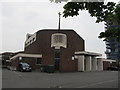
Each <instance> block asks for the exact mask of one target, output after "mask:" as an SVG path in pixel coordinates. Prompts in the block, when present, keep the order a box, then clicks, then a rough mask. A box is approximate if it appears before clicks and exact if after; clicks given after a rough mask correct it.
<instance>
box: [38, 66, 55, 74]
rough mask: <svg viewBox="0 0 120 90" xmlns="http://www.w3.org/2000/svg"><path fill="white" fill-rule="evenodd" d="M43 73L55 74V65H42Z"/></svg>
mask: <svg viewBox="0 0 120 90" xmlns="http://www.w3.org/2000/svg"><path fill="white" fill-rule="evenodd" d="M40 71H41V72H47V73H54V71H55V70H54V65H41V67H40Z"/></svg>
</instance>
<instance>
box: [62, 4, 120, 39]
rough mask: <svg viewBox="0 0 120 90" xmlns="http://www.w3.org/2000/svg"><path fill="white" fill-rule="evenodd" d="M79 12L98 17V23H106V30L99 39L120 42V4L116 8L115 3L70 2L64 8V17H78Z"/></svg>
mask: <svg viewBox="0 0 120 90" xmlns="http://www.w3.org/2000/svg"><path fill="white" fill-rule="evenodd" d="M79 10H87V11H88V12H89V13H90V15H91V16H92V17H93V16H94V17H96V18H97V20H96V23H99V22H102V21H105V22H106V24H105V25H106V30H105V32H101V33H100V35H99V38H105V39H104V40H108V39H110V38H114V39H115V40H117V41H120V26H119V25H120V4H118V5H117V6H116V4H115V3H114V2H108V3H107V4H106V5H105V4H104V2H68V3H67V4H66V5H65V6H64V12H63V13H64V15H63V16H64V17H65V18H66V17H68V16H72V17H73V16H75V15H76V16H77V15H79Z"/></svg>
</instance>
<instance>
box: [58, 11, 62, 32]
mask: <svg viewBox="0 0 120 90" xmlns="http://www.w3.org/2000/svg"><path fill="white" fill-rule="evenodd" d="M58 15H59V24H58V30H60V16H61V13H60V12H59V13H58Z"/></svg>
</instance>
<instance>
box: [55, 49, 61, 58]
mask: <svg viewBox="0 0 120 90" xmlns="http://www.w3.org/2000/svg"><path fill="white" fill-rule="evenodd" d="M55 58H60V49H55Z"/></svg>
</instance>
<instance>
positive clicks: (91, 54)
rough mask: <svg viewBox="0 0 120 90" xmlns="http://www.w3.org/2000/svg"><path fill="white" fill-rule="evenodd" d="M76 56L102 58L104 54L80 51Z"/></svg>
mask: <svg viewBox="0 0 120 90" xmlns="http://www.w3.org/2000/svg"><path fill="white" fill-rule="evenodd" d="M75 55H89V56H102V54H99V53H94V52H88V51H78V52H75Z"/></svg>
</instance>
